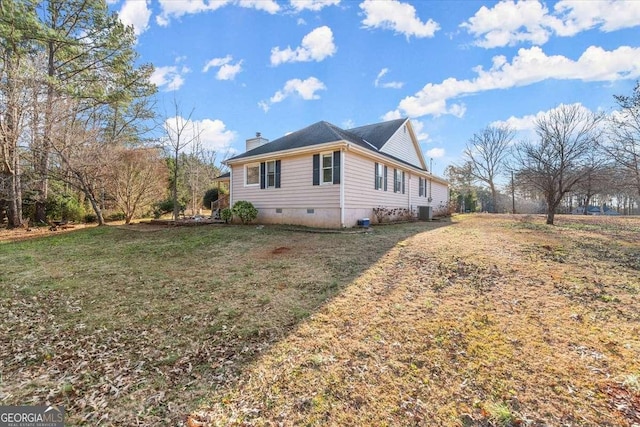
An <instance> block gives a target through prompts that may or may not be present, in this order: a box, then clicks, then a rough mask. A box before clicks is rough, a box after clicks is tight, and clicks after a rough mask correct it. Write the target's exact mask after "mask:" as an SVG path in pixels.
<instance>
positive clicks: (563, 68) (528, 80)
mask: <svg viewBox="0 0 640 427" xmlns="http://www.w3.org/2000/svg"><path fill="white" fill-rule="evenodd" d="M474 71H475V72H476V74H477V77H476V78H474V79H472V80H457V79H456V78H453V77H451V78H448V79H446V80H444V81H443V82H442V83H440V84H433V83H429V84H427V85H426V86H424V87H423V88H422V90H420V91H419V92H417V93H416V94H415V95H413V96H408V97H406V98H404V99H403V100H402V101H400V104H399V105H398V109H396V110H395V111H390V112H388V113H387V114H386V115H385V118H393V117H401V116H402V115H403V114H404V115H408V116H410V117H420V116H424V115H427V114H430V115H434V116H439V115H441V114H452V115H455V116H458V117H461V116H462V115H464V112H465V106H464V105H463V104H460V103H454V104H450V105H449V104H448V101H450V100H451V99H457V98H459V97H462V96H466V95H471V94H474V93H479V92H484V91H488V90H495V89H509V88H512V87H518V86H526V85H530V84H533V83H537V82H540V81H543V80H548V79H556V80H582V81H616V80H623V79H635V78H638V77H640V48H632V47H629V46H621V47H619V48H617V49H615V50H612V51H606V50H604V49H602V48H600V47H596V46H591V47H589V48H587V50H585V51H584V53H583V54H582V55H581V56H580V58H578V60H577V61H574V60H572V59H569V58H567V57H565V56H561V55H554V56H547V55H546V54H545V53H544V52H543V51H542V49H541V48H539V47H532V48H530V49H524V48H522V49H520V50H519V51H518V54H517V55H516V56H515V57H514V58H513V60H512V61H511V63H509V62H507V60H506V58H505V57H504V56H495V57H494V58H493V65H492V67H491V68H490V69H489V70H484V69H483V67H482V66H478V67H475V68H474Z"/></svg>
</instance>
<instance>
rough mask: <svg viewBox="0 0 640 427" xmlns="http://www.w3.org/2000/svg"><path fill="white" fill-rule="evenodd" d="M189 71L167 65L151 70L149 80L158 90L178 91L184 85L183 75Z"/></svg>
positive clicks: (183, 67) (185, 68)
mask: <svg viewBox="0 0 640 427" xmlns="http://www.w3.org/2000/svg"><path fill="white" fill-rule="evenodd" d="M190 71H191V70H189V68H188V67H186V66H182V67H179V66H177V65H169V66H166V67H157V68H156V69H155V70H153V74H151V78H150V79H149V80H150V81H151V83H153V84H155V85H156V86H158V88H163V87H164V90H165V91H172V90H178V89H180V87H181V86H182V85H183V84H184V75H185V74H187V73H188V72H190Z"/></svg>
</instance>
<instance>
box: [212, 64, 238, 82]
mask: <svg viewBox="0 0 640 427" xmlns="http://www.w3.org/2000/svg"><path fill="white" fill-rule="evenodd" d="M240 71H242V61H238V62H237V63H236V64H224V65H223V66H222V67H220V69H219V70H218V72H217V73H216V79H218V80H233V79H235V77H236V74H238V73H239V72H240Z"/></svg>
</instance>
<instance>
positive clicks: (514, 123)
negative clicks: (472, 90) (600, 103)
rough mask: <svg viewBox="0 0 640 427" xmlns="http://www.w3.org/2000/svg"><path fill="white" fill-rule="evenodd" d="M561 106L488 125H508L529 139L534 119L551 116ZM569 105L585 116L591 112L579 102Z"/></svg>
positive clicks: (534, 125)
mask: <svg viewBox="0 0 640 427" xmlns="http://www.w3.org/2000/svg"><path fill="white" fill-rule="evenodd" d="M561 107H563V105H562V104H560V105H559V106H557V107H554V108H551V109H550V110H547V111H538V112H537V113H536V114H528V115H525V116H522V117H515V116H511V117H509V118H508V119H507V120H497V121H495V122H492V123H491V124H490V126H496V127H497V126H509V127H510V128H511V129H513V130H515V131H517V132H521V133H523V134H524V135H525V136H526V137H528V138H529V139H535V138H536V133H535V129H536V121H538V120H540V119H544V118H546V117H549V116H551V115H552V114H553V113H554V112H556V111H557V110H558V109H559V108H561ZM569 107H576V108H577V109H578V111H579V112H580V113H581V114H584V115H585V116H589V115H591V114H593V112H592V111H591V110H590V109H589V108H587V107H585V106H584V105H582V104H581V103H580V102H576V103H574V104H571V105H569Z"/></svg>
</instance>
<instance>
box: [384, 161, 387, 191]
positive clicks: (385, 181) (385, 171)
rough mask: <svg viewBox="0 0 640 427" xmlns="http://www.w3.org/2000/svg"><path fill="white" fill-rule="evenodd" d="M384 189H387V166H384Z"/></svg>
mask: <svg viewBox="0 0 640 427" xmlns="http://www.w3.org/2000/svg"><path fill="white" fill-rule="evenodd" d="M384 191H387V166H386V165H385V166H384Z"/></svg>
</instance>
